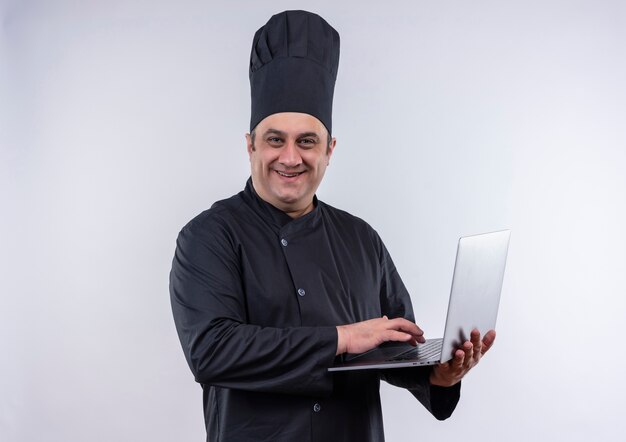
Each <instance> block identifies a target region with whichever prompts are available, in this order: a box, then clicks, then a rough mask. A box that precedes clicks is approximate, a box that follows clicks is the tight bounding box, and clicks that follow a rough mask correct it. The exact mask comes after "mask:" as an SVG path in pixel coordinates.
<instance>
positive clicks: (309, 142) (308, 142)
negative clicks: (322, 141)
mask: <svg viewBox="0 0 626 442" xmlns="http://www.w3.org/2000/svg"><path fill="white" fill-rule="evenodd" d="M298 144H300V145H301V146H302V147H304V148H305V149H310V148H312V147H313V146H315V144H316V143H315V140H314V139H313V138H302V139H301V140H298Z"/></svg>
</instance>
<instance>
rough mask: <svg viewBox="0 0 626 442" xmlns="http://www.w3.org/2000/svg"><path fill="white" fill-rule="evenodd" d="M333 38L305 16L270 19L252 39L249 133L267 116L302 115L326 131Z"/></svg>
mask: <svg viewBox="0 0 626 442" xmlns="http://www.w3.org/2000/svg"><path fill="white" fill-rule="evenodd" d="M338 66H339V34H338V33H337V31H335V30H334V29H333V27H332V26H330V25H329V24H328V23H327V22H326V20H324V19H323V18H322V17H320V16H319V15H317V14H313V13H311V12H306V11H285V12H281V13H280V14H276V15H274V16H272V17H271V18H270V19H269V21H268V22H267V24H266V25H265V26H263V27H262V28H261V29H259V30H258V31H257V32H256V34H254V40H253V41H252V52H251V54H250V90H251V93H252V114H251V117H250V131H252V130H253V129H254V128H255V127H256V125H257V124H259V122H260V121H261V120H263V119H264V118H265V117H267V116H268V115H272V114H275V113H278V112H302V113H306V114H310V115H313V116H314V117H316V118H317V119H318V120H320V121H321V122H322V123H323V124H324V126H326V129H328V132H331V130H332V109H333V92H334V89H335V80H336V78H337V67H338Z"/></svg>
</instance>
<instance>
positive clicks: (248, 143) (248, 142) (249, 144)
mask: <svg viewBox="0 0 626 442" xmlns="http://www.w3.org/2000/svg"><path fill="white" fill-rule="evenodd" d="M246 148H247V149H248V157H249V156H250V155H252V152H254V145H253V144H252V137H251V136H250V134H246Z"/></svg>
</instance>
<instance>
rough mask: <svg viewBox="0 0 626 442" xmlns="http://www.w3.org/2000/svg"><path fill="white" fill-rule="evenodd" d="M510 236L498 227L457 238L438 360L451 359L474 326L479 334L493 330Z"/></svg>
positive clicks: (508, 231) (509, 232)
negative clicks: (496, 229) (488, 231)
mask: <svg viewBox="0 0 626 442" xmlns="http://www.w3.org/2000/svg"><path fill="white" fill-rule="evenodd" d="M510 235H511V231H510V230H502V231H499V232H492V233H483V234H480V235H473V236H465V237H463V238H461V239H460V240H459V246H458V248H457V255H456V262H455V265H454V277H453V278H452V290H451V293H450V302H449V304H448V315H447V318H446V327H445V331H444V334H443V347H442V352H441V362H446V361H449V360H450V359H452V356H453V354H454V351H455V349H457V348H459V346H460V345H461V344H462V343H463V342H465V341H466V340H468V339H469V338H470V332H471V331H472V330H473V329H474V328H477V329H478V330H480V334H481V336H483V335H484V334H485V333H486V332H487V331H489V330H491V329H495V327H496V319H497V316H498V306H499V303H500V292H501V289H502V281H503V279H504V268H505V265H506V256H507V252H508V249H509V238H510Z"/></svg>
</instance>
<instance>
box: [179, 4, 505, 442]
mask: <svg viewBox="0 0 626 442" xmlns="http://www.w3.org/2000/svg"><path fill="white" fill-rule="evenodd" d="M338 62H339V35H338V34H337V32H336V31H335V30H334V29H333V28H332V27H331V26H330V25H329V24H328V23H327V22H326V21H324V20H323V19H322V18H321V17H319V16H317V15H315V14H311V13H308V12H304V11H287V12H283V13H281V14H277V15H275V16H273V17H272V18H270V20H269V21H268V23H267V24H266V25H265V26H264V27H262V28H261V29H259V31H257V33H256V34H255V37H254V41H253V46H252V54H251V60H250V84H251V90H252V117H251V123H250V133H249V134H247V135H246V141H247V149H248V155H249V158H250V164H251V178H250V180H248V183H247V184H246V187H245V190H244V191H242V192H241V193H239V194H237V195H235V196H233V197H231V198H229V199H227V200H223V201H219V202H217V203H215V204H214V205H213V206H212V207H211V209H209V210H207V211H205V212H203V213H202V214H200V215H199V216H197V217H196V218H194V219H193V220H192V221H191V222H190V223H189V224H187V225H186V226H185V227H184V228H183V229H182V231H181V232H180V235H179V237H178V241H177V249H176V254H175V257H174V261H173V266H172V272H171V276H170V281H171V282H170V293H171V299H172V308H173V312H174V319H175V322H176V326H177V330H178V334H179V337H180V340H181V343H182V346H183V350H184V352H185V356H186V358H187V361H188V363H189V366H190V367H191V370H192V372H193V373H194V375H195V378H196V381H197V382H199V383H200V384H201V385H202V388H203V398H204V412H205V423H206V428H207V440H211V441H221V440H225V441H231V440H232V441H248V440H250V441H308V440H311V441H360V442H363V441H376V440H383V439H384V434H383V428H382V414H381V406H380V397H379V384H380V379H383V380H385V381H386V382H389V383H391V384H393V385H397V386H400V387H404V388H407V389H408V390H409V391H410V392H411V393H412V394H413V395H414V396H415V397H416V398H417V399H418V400H419V401H420V402H421V403H422V404H423V405H424V406H425V407H426V408H427V409H428V410H429V411H430V412H431V413H432V414H433V415H434V416H435V417H436V418H438V419H445V418H447V417H448V416H450V414H451V413H452V411H453V410H454V408H455V406H456V403H457V401H458V399H459V394H460V380H461V378H462V377H463V376H464V375H465V374H466V373H467V371H468V370H470V369H471V368H472V367H473V366H474V365H475V364H476V363H477V362H478V361H479V360H480V357H481V355H482V354H483V353H484V352H485V351H486V350H487V349H488V348H489V347H490V346H491V344H492V343H493V340H494V338H495V332H493V331H492V332H489V333H488V334H487V335H486V336H485V337H484V339H483V340H482V341H481V339H480V335H479V334H478V333H477V332H474V333H472V336H471V341H468V342H466V343H464V344H463V346H462V347H461V348H460V349H459V350H457V352H456V353H455V357H454V359H453V360H452V361H450V362H449V363H446V364H442V365H439V366H436V367H434V368H430V367H422V368H410V369H388V370H363V371H354V372H342V373H336V374H330V373H329V372H328V371H327V369H328V368H329V367H330V366H332V365H333V362H334V360H335V358H337V357H339V358H340V357H341V355H342V354H344V353H359V352H363V351H367V350H369V349H372V348H374V347H376V346H378V345H379V344H381V343H383V342H386V341H406V342H411V343H412V344H417V343H419V342H424V337H423V333H422V331H421V330H420V329H419V327H418V326H417V325H416V324H415V323H414V316H413V310H412V306H411V300H410V297H409V294H408V293H407V290H406V288H405V287H404V285H403V283H402V280H401V279H400V277H399V275H398V273H397V271H396V269H395V266H394V264H393V261H392V260H391V257H390V256H389V254H388V252H387V250H386V248H385V246H384V245H383V243H382V241H381V239H380V238H379V236H378V235H377V233H376V232H375V231H374V230H373V229H372V228H371V227H370V226H369V225H368V224H366V223H365V222H364V221H362V220H360V219H358V218H356V217H354V216H352V215H350V214H348V213H346V212H343V211H341V210H338V209H335V208H333V207H331V206H328V205H327V204H324V203H323V202H322V201H319V200H318V199H317V198H316V196H315V192H316V190H317V188H318V186H319V184H320V182H321V181H322V178H323V177H324V173H325V171H326V167H327V166H328V164H329V161H330V159H331V157H332V154H333V151H334V149H335V145H336V140H335V138H333V137H332V136H331V133H332V132H331V130H332V119H331V115H332V98H333V91H334V84H335V79H336V74H337V67H338Z"/></svg>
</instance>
